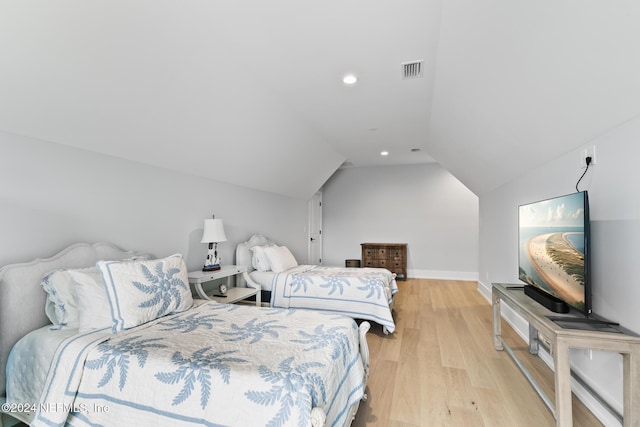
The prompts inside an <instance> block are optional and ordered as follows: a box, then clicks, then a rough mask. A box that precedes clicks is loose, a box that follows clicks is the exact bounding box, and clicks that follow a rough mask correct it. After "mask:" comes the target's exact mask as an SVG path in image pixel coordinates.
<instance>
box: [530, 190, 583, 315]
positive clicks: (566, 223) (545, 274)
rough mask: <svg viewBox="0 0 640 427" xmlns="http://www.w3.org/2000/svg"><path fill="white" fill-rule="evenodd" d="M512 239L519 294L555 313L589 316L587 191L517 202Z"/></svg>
mask: <svg viewBox="0 0 640 427" xmlns="http://www.w3.org/2000/svg"><path fill="white" fill-rule="evenodd" d="M518 240H519V257H518V264H519V279H520V280H521V281H522V282H524V283H525V284H526V286H525V293H526V294H527V295H529V296H530V297H532V298H534V299H536V300H537V301H539V302H540V303H542V304H543V305H544V306H545V307H547V308H549V309H550V310H552V311H555V312H568V311H569V307H568V306H571V307H573V308H574V309H576V310H578V311H579V312H581V313H583V314H584V315H585V316H588V315H589V314H591V277H590V272H591V268H590V267H591V266H590V262H589V253H590V250H589V241H590V233H589V198H588V195H587V192H586V191H582V192H577V193H572V194H567V195H565V196H560V197H554V198H551V199H547V200H541V201H538V202H534V203H529V204H526V205H521V206H520V207H519V209H518ZM539 298H540V299H539Z"/></svg>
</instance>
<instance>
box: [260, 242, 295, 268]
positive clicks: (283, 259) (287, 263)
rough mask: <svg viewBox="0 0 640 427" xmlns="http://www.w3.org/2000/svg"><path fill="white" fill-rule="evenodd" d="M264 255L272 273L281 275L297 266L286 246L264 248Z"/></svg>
mask: <svg viewBox="0 0 640 427" xmlns="http://www.w3.org/2000/svg"><path fill="white" fill-rule="evenodd" d="M264 253H265V254H266V255H267V258H268V259H269V264H270V265H271V270H272V271H273V272H274V273H282V272H283V271H285V270H288V269H290V268H293V267H296V266H297V265H298V262H297V261H296V259H295V257H294V256H293V254H292V253H291V251H290V250H289V248H287V247H286V246H271V247H268V248H265V249H264Z"/></svg>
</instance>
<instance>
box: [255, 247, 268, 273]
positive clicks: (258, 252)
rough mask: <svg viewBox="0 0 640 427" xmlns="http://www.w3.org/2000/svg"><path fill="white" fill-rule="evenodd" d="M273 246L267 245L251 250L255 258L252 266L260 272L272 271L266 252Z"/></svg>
mask: <svg viewBox="0 0 640 427" xmlns="http://www.w3.org/2000/svg"><path fill="white" fill-rule="evenodd" d="M272 246H273V245H265V246H254V247H252V248H251V251H252V252H253V257H251V265H252V266H253V268H255V269H256V270H258V271H269V270H271V264H270V263H269V258H267V255H266V254H265V252H264V250H265V249H266V248H269V247H272Z"/></svg>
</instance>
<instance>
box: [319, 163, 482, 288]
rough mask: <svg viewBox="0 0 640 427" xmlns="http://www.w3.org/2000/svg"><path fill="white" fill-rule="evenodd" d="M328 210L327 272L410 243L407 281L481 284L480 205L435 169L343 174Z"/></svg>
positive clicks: (334, 181) (326, 194) (332, 185)
mask: <svg viewBox="0 0 640 427" xmlns="http://www.w3.org/2000/svg"><path fill="white" fill-rule="evenodd" d="M322 205H323V239H324V240H323V242H324V249H323V256H324V264H325V265H344V260H345V259H349V258H354V259H360V258H361V247H360V244H361V243H364V242H390V243H407V244H408V247H407V256H408V260H407V269H408V276H409V277H426V278H429V277H431V278H445V279H464V280H475V279H477V271H478V264H477V261H478V198H477V197H476V196H475V195H474V194H473V193H471V191H469V190H468V189H467V188H466V187H465V186H464V185H462V184H461V183H460V182H459V181H458V180H457V179H456V178H454V177H453V176H452V175H451V174H450V173H449V172H447V171H446V170H445V169H443V168H442V167H441V166H439V165H437V164H422V165H409V166H388V167H370V168H345V169H339V170H338V171H336V173H335V174H334V175H333V176H332V177H331V178H330V179H329V181H327V183H326V184H325V185H324V188H323V203H322Z"/></svg>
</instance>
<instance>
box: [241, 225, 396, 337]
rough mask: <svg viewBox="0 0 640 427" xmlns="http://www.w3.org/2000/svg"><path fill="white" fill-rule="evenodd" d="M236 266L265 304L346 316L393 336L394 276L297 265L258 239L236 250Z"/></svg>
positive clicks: (284, 252)
mask: <svg viewBox="0 0 640 427" xmlns="http://www.w3.org/2000/svg"><path fill="white" fill-rule="evenodd" d="M236 264H237V265H243V266H246V267H247V268H248V273H246V274H245V280H246V281H247V282H248V283H250V284H252V285H259V286H260V287H261V289H262V301H270V305H271V306H273V307H279V308H305V309H313V310H320V311H326V312H334V313H340V314H345V315H348V316H350V317H352V318H354V319H364V320H370V321H373V322H376V323H378V324H380V325H381V326H382V328H383V332H384V333H385V334H388V333H393V332H394V331H395V323H394V320H393V315H392V309H393V296H394V294H395V293H396V292H398V285H397V283H396V280H395V274H393V273H391V272H390V271H389V270H387V269H384V268H346V267H325V266H319V265H298V264H297V262H296V260H295V258H293V255H291V253H290V252H289V250H288V249H287V248H285V247H284V246H278V245H277V244H276V243H275V242H273V241H272V240H270V239H268V238H267V237H265V236H262V235H254V236H252V237H251V238H250V239H249V240H248V241H246V242H243V243H240V244H239V245H238V246H237V248H236Z"/></svg>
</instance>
